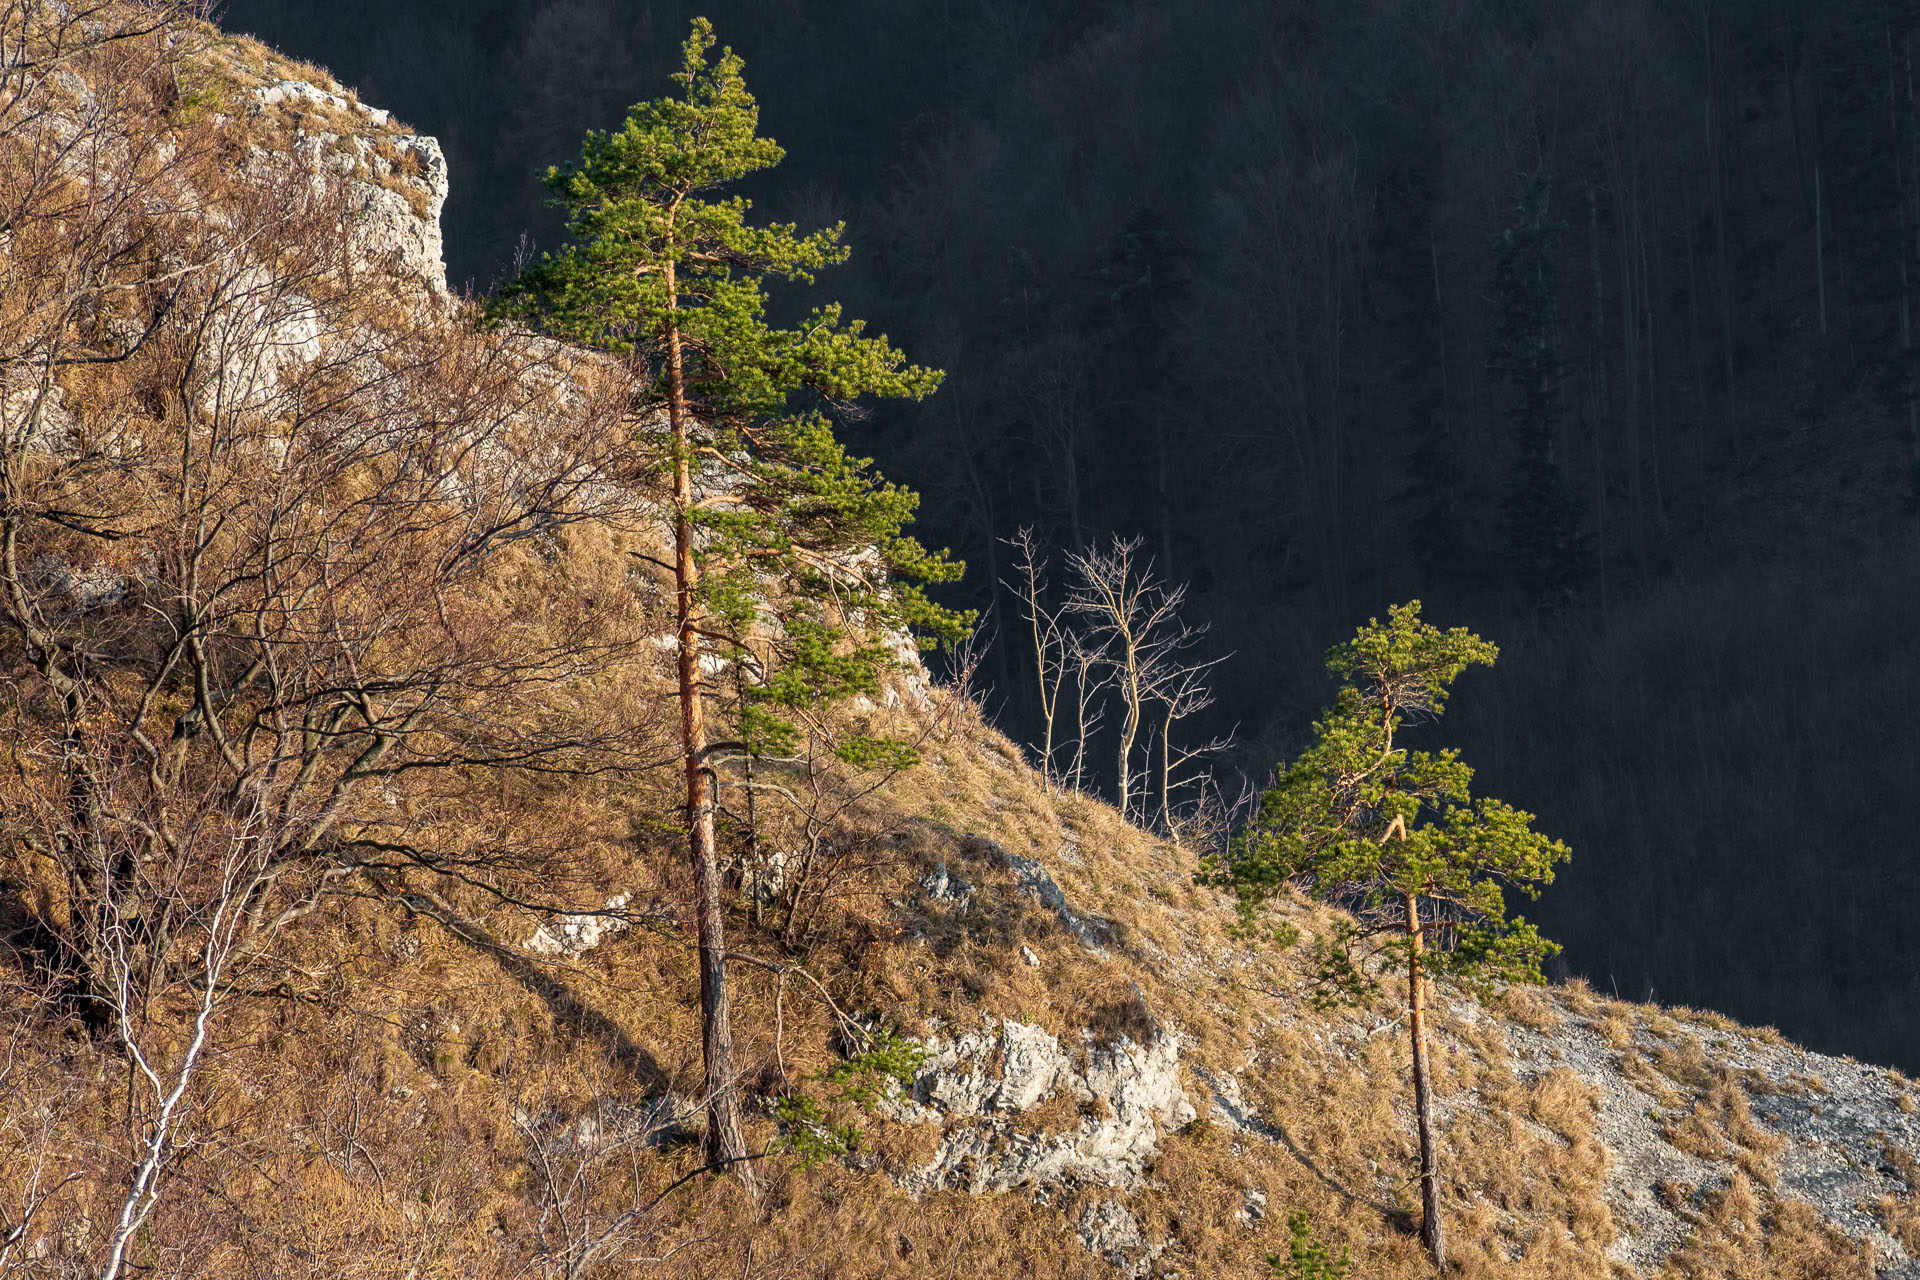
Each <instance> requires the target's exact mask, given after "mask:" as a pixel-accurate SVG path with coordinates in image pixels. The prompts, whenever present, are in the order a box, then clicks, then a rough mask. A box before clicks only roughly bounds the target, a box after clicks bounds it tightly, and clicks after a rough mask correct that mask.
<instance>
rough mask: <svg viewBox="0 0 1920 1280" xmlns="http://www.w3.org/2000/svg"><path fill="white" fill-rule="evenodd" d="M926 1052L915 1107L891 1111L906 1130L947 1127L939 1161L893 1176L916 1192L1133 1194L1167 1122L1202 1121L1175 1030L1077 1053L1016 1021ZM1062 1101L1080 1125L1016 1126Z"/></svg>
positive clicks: (1088, 1043) (907, 1103) (902, 1105)
mask: <svg viewBox="0 0 1920 1280" xmlns="http://www.w3.org/2000/svg"><path fill="white" fill-rule="evenodd" d="M926 1049H927V1057H926V1060H925V1062H924V1063H923V1064H922V1066H921V1069H920V1073H919V1075H918V1076H917V1077H916V1078H915V1080H914V1083H913V1088H912V1091H911V1095H910V1099H901V1100H897V1101H896V1102H894V1103H893V1104H892V1105H891V1108H890V1109H891V1111H892V1113H893V1116H894V1118H896V1119H899V1120H902V1121H906V1122H908V1123H922V1124H926V1123H942V1124H947V1125H950V1126H951V1128H950V1129H949V1130H948V1132H947V1133H946V1135H945V1137H943V1138H942V1140H941V1142H940V1146H939V1148H938V1150H936V1151H935V1153H934V1156H933V1159H932V1160H930V1161H928V1162H927V1164H925V1165H923V1166H921V1167H920V1168H918V1169H913V1170H909V1171H907V1172H905V1173H903V1174H899V1175H897V1176H896V1181H898V1182H899V1184H900V1185H901V1186H903V1187H906V1188H908V1189H909V1190H913V1191H932V1190H939V1189H948V1188H959V1189H965V1190H967V1191H971V1192H974V1193H976V1194H979V1193H983V1192H988V1191H1004V1190H1008V1189H1010V1188H1013V1187H1023V1186H1045V1185H1053V1184H1060V1183H1067V1182H1073V1183H1080V1184H1089V1185H1097V1186H1107V1187H1112V1188H1115V1189H1120V1190H1130V1189H1132V1188H1135V1187H1137V1186H1139V1185H1140V1182H1141V1179H1142V1177H1143V1175H1144V1174H1145V1172H1146V1169H1147V1167H1148V1165H1149V1164H1150V1163H1151V1162H1152V1160H1153V1157H1154V1156H1155V1155H1156V1154H1157V1153H1158V1150H1159V1138H1160V1129H1161V1126H1163V1125H1164V1126H1166V1127H1168V1128H1170V1129H1179V1128H1182V1127H1184V1126H1185V1125H1187V1124H1188V1123H1189V1122H1191V1121H1192V1120H1193V1118H1194V1110H1193V1107H1192V1105H1191V1104H1190V1103H1189V1102H1188V1101H1187V1095H1186V1091H1185V1090H1184V1089H1183V1088H1182V1087H1181V1084H1180V1037H1179V1035H1178V1034H1177V1033H1175V1032H1167V1031H1163V1032H1159V1033H1157V1034H1156V1035H1155V1036H1154V1038H1153V1040H1152V1041H1151V1042H1149V1043H1147V1044H1137V1043H1135V1042H1134V1041H1132V1040H1130V1039H1128V1038H1127V1037H1125V1036H1121V1037H1119V1038H1117V1039H1116V1040H1114V1041H1113V1042H1112V1043H1111V1044H1108V1045H1100V1044H1098V1043H1096V1042H1095V1041H1094V1039H1093V1038H1092V1037H1091V1036H1090V1035H1089V1036H1088V1037H1087V1038H1086V1039H1085V1040H1083V1041H1082V1043H1081V1044H1080V1045H1078V1046H1076V1047H1074V1048H1073V1049H1071V1050H1069V1049H1067V1048H1064V1047H1063V1046H1062V1045H1061V1044H1060V1041H1059V1040H1058V1039H1057V1038H1056V1037H1055V1036H1054V1035H1053V1034H1052V1033H1051V1032H1049V1031H1046V1030H1045V1029H1043V1028H1040V1027H1036V1026H1031V1025H1028V1024H1026V1023H1022V1022H1014V1021H1012V1020H1010V1019H1009V1020H1005V1021H1003V1022H1001V1024H1000V1026H999V1028H998V1030H992V1029H987V1030H982V1031H977V1032H970V1033H967V1034H963V1035H958V1036H955V1037H953V1038H951V1039H948V1038H945V1037H942V1036H934V1037H932V1038H931V1039H929V1040H928V1041H927V1042H926ZM1062 1097H1064V1098H1065V1099H1066V1100H1067V1101H1068V1102H1070V1103H1071V1104H1073V1105H1074V1106H1075V1107H1076V1108H1077V1109H1078V1111H1079V1113H1080V1114H1079V1118H1078V1120H1077V1122H1076V1123H1074V1124H1073V1125H1071V1126H1069V1127H1066V1128H1064V1129H1060V1130H1057V1131H1054V1132H1042V1133H1034V1132H1022V1131H1020V1130H1019V1129H1018V1128H1017V1126H1016V1124H1015V1121H1016V1119H1017V1118H1018V1117H1019V1116H1021V1115H1022V1114H1024V1113H1026V1112H1030V1111H1033V1110H1034V1109H1035V1108H1037V1107H1039V1106H1041V1105H1042V1104H1044V1103H1046V1102H1048V1101H1049V1100H1051V1099H1056V1098H1062ZM956 1121H957V1122H959V1123H955V1122H956Z"/></svg>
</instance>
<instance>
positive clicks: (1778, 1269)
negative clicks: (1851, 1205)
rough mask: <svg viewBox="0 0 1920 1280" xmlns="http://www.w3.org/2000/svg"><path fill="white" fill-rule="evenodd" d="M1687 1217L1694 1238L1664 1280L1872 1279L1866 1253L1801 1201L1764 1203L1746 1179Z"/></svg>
mask: <svg viewBox="0 0 1920 1280" xmlns="http://www.w3.org/2000/svg"><path fill="white" fill-rule="evenodd" d="M1685 1216H1686V1217H1687V1219H1688V1220H1689V1222H1690V1224H1691V1226H1692V1233H1691V1234H1690V1235H1689V1236H1688V1238H1687V1239H1686V1240H1685V1241H1684V1242H1683V1243H1682V1244H1681V1245H1680V1247H1679V1248H1678V1249H1676V1250H1675V1251H1674V1253H1673V1254H1672V1255H1671V1256H1670V1257H1669V1258H1668V1259H1667V1261H1666V1263H1665V1264H1664V1265H1663V1266H1662V1267H1661V1269H1660V1272H1659V1274H1660V1276H1661V1277H1662V1278H1663V1280H1668V1278H1671V1280H1682V1278H1684V1280H1843V1278H1849V1280H1850V1278H1852V1277H1859V1278H1861V1280H1865V1278H1866V1277H1870V1276H1871V1275H1873V1258H1872V1249H1871V1247H1870V1246H1869V1245H1867V1244H1865V1243H1864V1242H1860V1241H1854V1240H1849V1239H1847V1237H1846V1236H1845V1235H1843V1234H1841V1233H1840V1232H1839V1231H1838V1230H1836V1229H1835V1228H1834V1227H1833V1226H1831V1225H1830V1224H1829V1223H1827V1222H1826V1221H1825V1220H1824V1219H1822V1218H1821V1217H1820V1215H1819V1212H1818V1211H1817V1210H1815V1209H1814V1207H1813V1206H1812V1205H1810V1204H1807V1203H1806V1202H1805V1201H1801V1200H1785V1201H1776V1202H1772V1203H1768V1202H1766V1201H1765V1200H1764V1198H1763V1196H1762V1195H1761V1193H1759V1192H1758V1191H1756V1190H1755V1188H1754V1186H1753V1184H1752V1183H1751V1182H1750V1181H1748V1179H1747V1178H1746V1176H1745V1175H1744V1174H1738V1173H1736V1174H1735V1175H1734V1176H1733V1179H1732V1180H1731V1181H1730V1182H1729V1183H1728V1184H1727V1185H1726V1186H1724V1187H1722V1188H1720V1189H1718V1190H1716V1191H1713V1192H1711V1193H1709V1194H1708V1195H1707V1196H1706V1197H1705V1201H1704V1203H1703V1204H1702V1205H1701V1206H1700V1207H1699V1208H1698V1210H1697V1211H1696V1210H1692V1209H1687V1210H1685Z"/></svg>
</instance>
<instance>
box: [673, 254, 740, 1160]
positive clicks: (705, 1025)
mask: <svg viewBox="0 0 1920 1280" xmlns="http://www.w3.org/2000/svg"><path fill="white" fill-rule="evenodd" d="M666 286H667V296H668V297H669V298H672V297H673V290H674V278H673V264H672V262H671V261H669V262H668V263H667V267H666ZM686 400H687V395H686V380H685V376H684V373H683V370H682V367H681V360H680V328H679V326H678V325H677V324H672V323H669V325H668V329H667V417H668V421H669V425H670V426H671V427H672V430H673V450H674V457H673V507H674V520H673V551H674V588H675V596H674V601H675V615H674V616H675V621H676V622H677V624H678V633H679V634H678V639H679V655H678V656H679V677H680V743H681V749H682V751H683V753H684V756H685V763H686V779H687V838H688V845H689V853H690V855H691V858H692V862H693V878H694V886H695V903H694V912H695V916H696V923H697V929H698V933H699V939H700V1030H701V1049H702V1051H703V1054H704V1057H705V1065H706V1081H705V1085H706V1094H707V1137H706V1157H707V1160H708V1161H709V1162H712V1163H718V1162H720V1161H737V1160H743V1159H745V1158H746V1154H747V1141H746V1138H745V1136H744V1135H743V1134H742V1133H741V1129H740V1099H739V1096H738V1094H736V1093H735V1092H734V1070H733V1024H732V1021H731V1018H730V1016H729V1012H728V1008H727V941H726V931H725V928H724V924H723V918H722V915H721V911H720V860H719V855H718V852H717V850H716V849H715V847H714V835H713V774H712V772H711V771H710V770H709V769H708V767H707V727H706V716H705V710H706V708H705V705H704V697H705V695H704V691H703V689H702V688H701V671H700V652H701V644H700V633H699V631H698V629H697V627H698V620H699V612H698V605H697V595H696V593H697V592H698V590H699V587H700V567H699V565H698V563H697V562H696V561H695V560H694V554H693V504H694V495H693V466H692V457H691V454H692V439H691V435H690V432H689V430H688V423H687V403H686ZM740 1172H741V1173H742V1174H743V1175H744V1174H745V1170H744V1169H741V1170H740Z"/></svg>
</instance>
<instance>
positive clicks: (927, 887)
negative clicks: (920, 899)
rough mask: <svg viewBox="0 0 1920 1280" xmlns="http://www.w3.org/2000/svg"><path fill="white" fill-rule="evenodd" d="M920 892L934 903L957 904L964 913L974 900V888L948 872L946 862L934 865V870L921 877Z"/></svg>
mask: <svg viewBox="0 0 1920 1280" xmlns="http://www.w3.org/2000/svg"><path fill="white" fill-rule="evenodd" d="M920 890H921V892H923V893H925V894H926V895H927V897H928V898H929V899H931V900H932V901H934V902H951V903H955V904H957V905H958V906H959V907H960V909H961V910H962V911H964V910H966V907H967V903H968V902H970V901H971V900H972V899H973V886H972V885H971V884H969V883H968V882H967V881H965V880H962V879H961V878H960V877H959V876H957V875H953V874H951V873H950V872H948V870H947V864H946V863H944V862H936V863H934V864H933V870H932V871H930V872H928V873H927V874H926V875H924V876H921V877H920Z"/></svg>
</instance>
